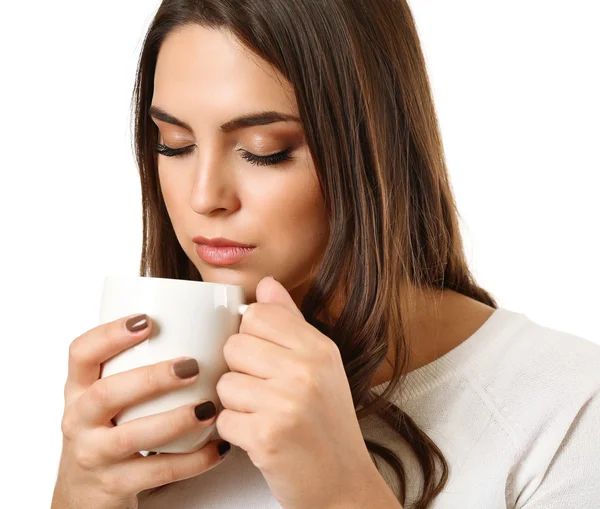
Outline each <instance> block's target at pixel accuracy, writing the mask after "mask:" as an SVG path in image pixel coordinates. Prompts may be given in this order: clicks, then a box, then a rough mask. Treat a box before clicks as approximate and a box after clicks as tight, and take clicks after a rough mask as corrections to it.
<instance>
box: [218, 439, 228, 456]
mask: <svg viewBox="0 0 600 509" xmlns="http://www.w3.org/2000/svg"><path fill="white" fill-rule="evenodd" d="M230 450H231V444H230V443H229V442H227V441H226V440H223V441H222V442H221V443H220V444H219V445H217V451H218V452H219V458H222V457H223V456H225V455H226V454H227V453H228V452H229V451H230Z"/></svg>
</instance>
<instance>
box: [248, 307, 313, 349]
mask: <svg viewBox="0 0 600 509" xmlns="http://www.w3.org/2000/svg"><path fill="white" fill-rule="evenodd" d="M306 325H307V324H306V322H305V321H304V319H300V318H299V317H297V316H295V315H294V314H293V313H291V312H290V311H289V310H288V309H286V308H284V307H283V306H281V305H279V304H265V303H262V302H255V303H253V304H250V305H249V306H248V309H246V312H245V313H244V315H243V316H242V321H241V323H240V329H239V332H240V333H241V334H249V335H251V336H256V337H258V338H262V339H265V340H267V341H270V342H271V343H275V344H277V345H280V346H283V347H285V348H289V349H291V350H293V349H297V348H301V347H302V338H300V337H297V335H296V333H297V331H302V330H303V328H304V327H306Z"/></svg>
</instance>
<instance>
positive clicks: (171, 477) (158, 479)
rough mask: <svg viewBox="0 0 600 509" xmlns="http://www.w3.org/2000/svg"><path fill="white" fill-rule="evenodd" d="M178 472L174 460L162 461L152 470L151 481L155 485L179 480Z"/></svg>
mask: <svg viewBox="0 0 600 509" xmlns="http://www.w3.org/2000/svg"><path fill="white" fill-rule="evenodd" d="M169 459H171V458H169ZM177 473H178V472H177V469H176V468H175V466H174V465H173V462H172V461H169V462H166V463H160V465H157V466H156V467H155V468H153V469H152V470H151V472H150V479H151V483H152V485H153V486H158V485H162V484H167V483H171V482H173V481H176V480H177Z"/></svg>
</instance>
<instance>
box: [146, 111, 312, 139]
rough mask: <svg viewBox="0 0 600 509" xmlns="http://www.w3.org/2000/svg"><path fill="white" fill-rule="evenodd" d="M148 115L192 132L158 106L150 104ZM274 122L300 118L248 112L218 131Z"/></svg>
mask: <svg viewBox="0 0 600 509" xmlns="http://www.w3.org/2000/svg"><path fill="white" fill-rule="evenodd" d="M148 112H149V113H150V116H151V117H153V118H155V119H157V120H162V121H163V122H167V123H168V124H173V125H176V126H179V127H183V128H184V129H187V130H188V131H190V132H192V133H193V132H194V130H193V129H192V128H191V127H190V125H189V124H188V123H186V122H184V121H183V120H179V119H178V118H176V117H174V116H173V115H171V114H170V113H167V112H166V111H165V110H163V109H162V108H159V107H158V106H150V109H149V110H148ZM275 122H298V123H301V122H300V119H299V118H298V117H297V116H295V115H290V114H289V113H280V112H278V111H260V112H257V113H249V114H246V115H242V116H240V117H236V118H234V119H232V120H229V121H228V122H225V123H224V124H223V125H221V126H220V127H219V129H220V131H221V132H223V133H230V132H232V131H235V130H237V129H243V128H244V127H253V126H258V125H267V124H273V123H275Z"/></svg>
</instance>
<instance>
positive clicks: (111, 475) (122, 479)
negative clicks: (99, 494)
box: [100, 471, 131, 498]
mask: <svg viewBox="0 0 600 509" xmlns="http://www.w3.org/2000/svg"><path fill="white" fill-rule="evenodd" d="M100 486H101V487H102V491H103V492H104V493H106V494H107V495H108V496H110V497H115V498H117V497H118V498H121V497H127V496H130V495H131V494H130V493H129V491H130V489H129V486H128V481H127V477H126V476H123V475H119V474H118V473H116V472H110V471H104V472H102V474H101V475H100Z"/></svg>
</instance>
